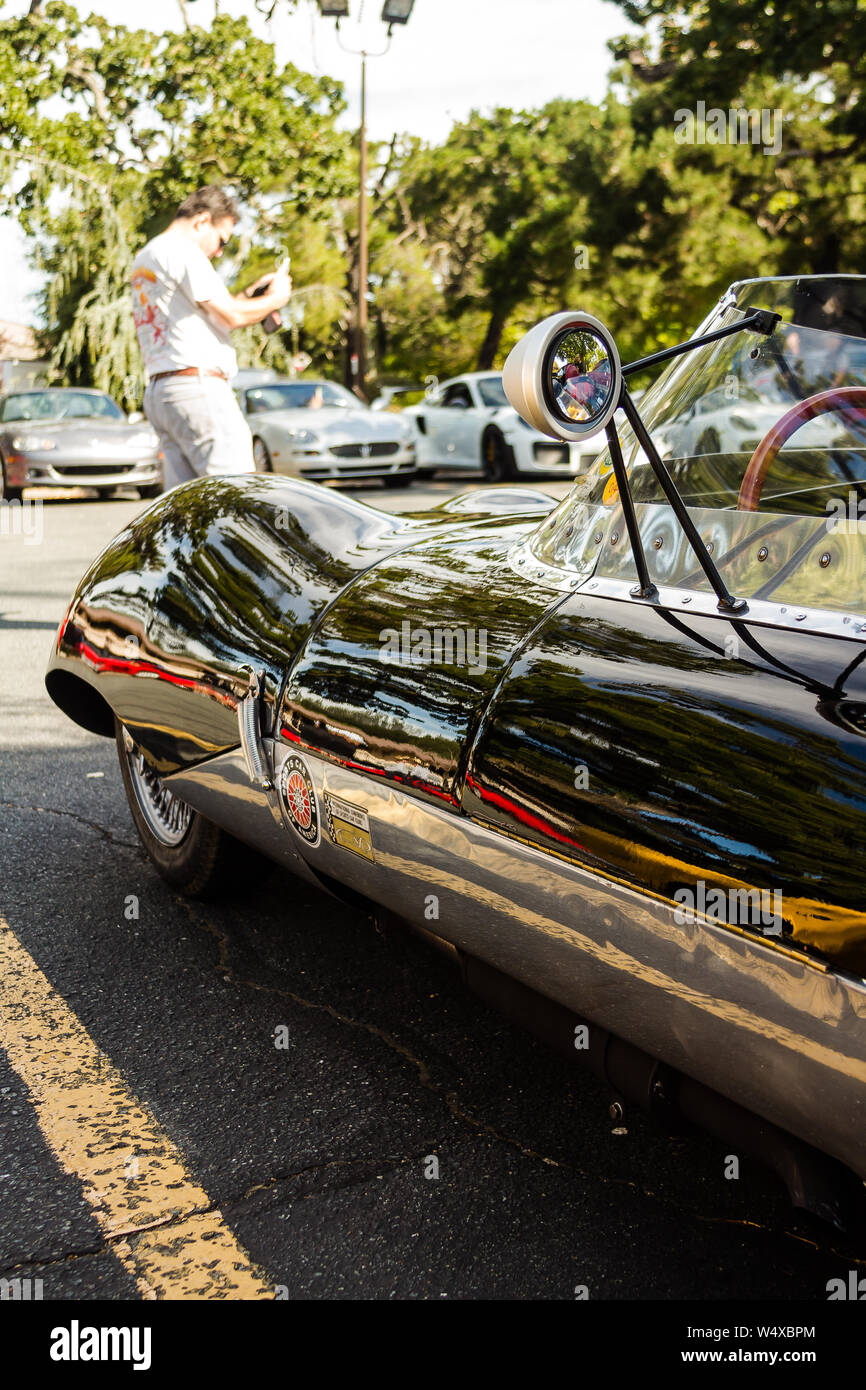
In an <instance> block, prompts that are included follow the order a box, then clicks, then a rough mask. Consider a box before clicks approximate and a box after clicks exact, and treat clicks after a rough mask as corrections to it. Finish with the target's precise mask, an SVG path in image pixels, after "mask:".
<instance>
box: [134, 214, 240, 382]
mask: <svg viewBox="0 0 866 1390" xmlns="http://www.w3.org/2000/svg"><path fill="white" fill-rule="evenodd" d="M130 284H131V286H132V316H133V318H134V319H135V330H136V332H137V334H138V341H139V345H140V347H141V355H142V357H143V358H144V365H145V370H146V371H147V376H148V380H149V379H150V378H151V377H152V376H156V374H157V372H171V371H176V370H177V369H178V368H179V367H201V368H202V369H203V370H207V369H209V368H219V370H220V371H222V372H225V374H226V376H227V377H233V376H234V375H235V373H236V371H237V369H238V363H237V358H236V356H235V351H234V348H233V347H232V344H231V337H230V333H229V329H228V328H224V327H223V325H222V324H219V323H216V322H215V321H214V320H212V319H210V318H208V316H207V314H206V313H205V312H204V310H203V309H200V308H199V305H200V304H204V303H206V302H207V301H208V300H209V299H213V297H214V295H215V293H216V292H217V290H219V289H221V288H222V281H221V280H220V277H219V276H218V275H217V273H216V271H215V270H214V268H213V266H212V265H211V263H210V261H209V260H208V258H207V256H206V255H205V253H204V252H203V251H202V249H201V247H199V246H196V244H195V242H194V241H191V240H190V239H189V237H187V236H184V234H183V232H178V231H172V230H171V229H169V230H168V231H167V232H162V233H161V234H160V235H159V236H156V237H154V238H153V240H152V241H149V242H148V243H147V245H146V246H145V247H143V248H142V250H141V251H139V253H138V255H137V256H136V258H135V261H134V262H133V266H132V272H131V274H130Z"/></svg>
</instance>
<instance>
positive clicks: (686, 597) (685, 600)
mask: <svg viewBox="0 0 866 1390" xmlns="http://www.w3.org/2000/svg"><path fill="white" fill-rule="evenodd" d="M691 601H692V596H691V594H684V595H683V603H691Z"/></svg>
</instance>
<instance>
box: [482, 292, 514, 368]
mask: <svg viewBox="0 0 866 1390" xmlns="http://www.w3.org/2000/svg"><path fill="white" fill-rule="evenodd" d="M507 318H508V316H507V314H506V313H505V310H504V309H501V308H499V307H498V306H497V307H496V308H494V310H493V312H492V313H491V315H490V322H489V323H488V325H487V332H486V333H485V335H484V342H483V343H482V344H481V351H480V352H479V354H478V366H477V367H476V369H475V370H476V371H479V372H489V371H490V369H491V367H492V366H493V363H494V362H495V361H496V355H497V353H498V352H499V344H500V343H501V342H502V334H503V332H504V331H505V324H506V322H507Z"/></svg>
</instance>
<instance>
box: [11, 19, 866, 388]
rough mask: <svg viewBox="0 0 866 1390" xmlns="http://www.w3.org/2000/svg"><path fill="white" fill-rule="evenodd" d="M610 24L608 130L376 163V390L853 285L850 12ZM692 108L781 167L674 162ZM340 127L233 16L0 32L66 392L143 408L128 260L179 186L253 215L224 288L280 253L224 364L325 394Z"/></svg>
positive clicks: (352, 150)
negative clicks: (313, 382)
mask: <svg viewBox="0 0 866 1390" xmlns="http://www.w3.org/2000/svg"><path fill="white" fill-rule="evenodd" d="M288 2H289V0H279V3H281V4H285V3H288ZM616 2H617V3H619V4H620V5H621V8H622V9H623V11H624V13H625V14H626V16H627V17H628V18H629V19H630V20H631V21H632V22H633V23H636V24H638V25H639V26H641V28H642V32H641V33H639V34H638V35H637V36H636V37H635V36H634V35H632V36H630V37H629V38H627V39H623V40H618V41H617V42H616V43H615V44H614V45H612V49H613V52H614V55H615V57H616V59H617V60H618V66H617V67H615V68H614V70H613V72H612V75H611V88H610V91H609V93H608V96H607V98H606V99H605V100H604V102H602V103H601V104H600V105H593V104H592V103H590V102H587V101H567V100H557V101H552V102H550V103H548V104H547V105H545V106H544V107H542V108H541V109H540V110H535V111H512V110H509V109H505V108H500V109H497V110H494V111H491V112H487V113H481V112H474V113H473V114H472V115H471V116H470V117H469V118H468V119H467V120H465V121H462V122H459V123H457V124H456V125H455V126H454V127H453V129H452V130H451V132H450V134H449V135H448V137H447V139H445V140H444V141H443V142H442V143H441V144H439V145H436V146H430V145H427V144H425V143H423V142H422V141H420V140H418V139H417V138H414V137H408V136H402V137H399V136H398V137H395V139H394V141H392V143H391V145H390V147H387V148H382V149H376V148H373V149H371V151H370V162H371V171H372V172H371V178H370V227H369V234H370V342H369V360H370V362H371V364H372V374H373V376H374V377H375V376H378V377H379V379H380V380H403V381H413V382H417V383H423V382H424V380H425V379H426V378H427V377H428V376H429V375H431V374H436V375H438V376H440V377H442V376H445V375H450V374H453V373H455V372H459V371H463V370H467V369H471V368H475V367H487V366H490V365H495V364H499V363H500V362H501V361H502V360H503V358H504V356H505V354H506V353H507V352H508V350H509V349H510V347H511V346H512V345H513V344H514V342H516V341H517V339H518V337H519V336H520V334H521V333H522V332H523V331H524V330H525V329H526V328H527V327H529V326H530V325H531V324H532V323H533V322H535V321H537V320H538V319H539V318H541V317H543V316H544V315H546V314H549V313H551V312H553V311H554V310H555V309H558V308H563V307H585V308H587V309H589V310H590V311H592V312H594V313H596V314H598V316H599V317H601V318H602V319H604V320H606V321H607V322H609V323H610V325H611V327H612V328H613V330H614V332H615V333H616V335H617V337H618V340H619V343H620V348H621V351H622V354H623V356H624V357H626V358H627V357H630V356H636V355H640V354H642V353H644V352H646V351H648V350H650V349H651V348H652V347H654V346H661V345H664V344H667V343H670V342H673V341H675V340H676V339H678V338H681V337H682V336H684V335H685V334H686V333H688V332H689V331H690V330H691V329H692V328H693V327H694V326H695V324H696V323H697V322H699V321H700V320H701V319H702V318H703V317H704V314H705V313H706V311H707V309H708V308H709V307H710V304H711V302H712V301H713V299H714V298H715V297H716V296H717V295H718V294H719V293H720V292H721V291H722V290H723V289H724V288H725V286H726V285H727V284H728V283H730V282H731V281H732V280H735V279H741V278H746V277H749V276H755V275H763V274H779V273H783V274H794V273H804V272H814V271H832V270H859V269H860V268H861V264H862V262H863V259H864V255H866V165H864V162H863V160H862V158H861V157H860V154H859V139H858V136H859V135H860V134H861V126H862V124H863V122H864V119H866V117H864V102H863V100H862V95H863V80H864V72H866V58H864V51H863V45H862V43H861V42H860V31H861V29H862V27H863V19H862V14H863V11H862V4H863V0H809V3H806V0H785V3H784V4H782V0H740V3H738V4H736V5H733V4H731V3H730V0H616ZM270 3H271V0H261V4H262V5H263V6H265V8H267V7H268V6H269V5H270ZM195 8H196V7H194V6H191V7H190V9H189V14H190V16H191V18H193V19H194V18H196V17H197V16H196V15H195V14H194V13H193V11H194V10H195ZM208 18H210V14H209V15H208ZM783 67H784V73H783V74H782V75H781V76H780V69H782V68H783ZM699 101H703V102H705V104H706V106H707V107H711V106H713V105H714V104H715V105H717V106H719V107H721V108H722V109H724V110H728V109H730V108H732V107H738V106H739V107H744V108H745V109H747V110H749V109H752V110H755V111H760V110H766V111H768V112H770V113H772V112H775V111H779V112H780V113H781V114H782V115H783V116H784V123H783V125H782V126H781V127H780V130H781V149H780V150H779V151H778V152H777V153H775V154H774V153H765V152H764V151H763V149H762V148H761V146H760V145H756V144H753V143H749V142H746V143H743V142H740V143H724V144H713V143H711V142H706V141H705V142H701V143H698V142H696V143H681V142H680V141H679V140H678V138H677V129H676V127H677V113H678V112H682V111H683V109H687V110H694V109H695V108H696V106H697V103H698V102H699ZM342 111H343V97H342V92H341V89H340V87H339V84H337V83H336V82H334V81H333V80H332V79H330V78H327V77H314V76H311V75H309V74H306V73H303V72H300V71H299V70H298V69H296V68H295V67H293V66H292V65H291V64H289V65H287V66H286V67H284V68H281V67H280V66H279V65H278V64H277V62H276V59H275V56H274V51H273V47H272V46H271V45H270V44H268V43H266V42H264V41H263V40H260V39H257V38H256V37H255V36H254V35H253V33H252V31H251V30H250V28H249V26H248V24H247V23H246V21H244V20H236V19H232V18H230V17H228V16H226V15H219V16H217V17H216V19H215V20H214V22H213V24H212V25H211V27H210V28H205V27H201V26H198V27H197V26H195V25H193V26H192V27H189V28H187V29H186V30H185V31H181V32H180V33H166V34H154V33H150V32H148V31H146V30H143V29H132V28H126V27H124V26H118V25H111V24H109V23H108V22H107V21H105V20H103V19H101V18H98V17H91V18H90V19H88V20H84V19H82V18H80V16H79V15H78V14H77V12H76V10H75V9H74V8H73V6H72V5H69V4H64V3H62V0H47V3H45V4H43V5H36V6H34V7H33V12H32V13H31V15H29V16H24V17H20V16H19V17H17V18H5V19H3V20H2V21H0V159H3V160H4V161H5V164H4V169H3V172H4V179H3V190H4V191H3V193H2V195H0V205H3V204H4V203H5V206H7V207H12V208H14V210H15V211H16V213H17V215H18V217H19V218H20V220H21V223H22V225H23V227H24V228H25V230H26V231H27V232H28V233H29V234H30V236H31V238H32V246H33V250H34V256H35V257H36V258H37V260H38V261H39V263H40V264H41V265H42V266H43V267H44V269H45V271H46V273H47V276H48V289H47V291H46V296H45V306H44V307H45V311H46V320H47V333H46V341H47V342H48V344H49V348H50V351H51V354H52V359H53V361H54V363H55V366H56V367H57V369H58V371H59V372H61V373H62V374H64V376H65V377H66V378H67V379H68V380H70V381H80V382H88V381H93V382H95V383H96V384H98V385H100V386H103V387H104V388H105V389H108V390H111V391H113V392H114V394H116V395H118V396H120V397H122V398H123V399H124V400H125V402H126V403H127V404H131V403H132V402H133V401H135V400H137V398H138V395H139V393H140V387H141V382H140V363H139V359H138V353H137V349H136V345H135V340H134V337H133V329H132V322H131V316H130V315H129V312H128V304H127V287H126V280H127V276H128V270H129V264H130V261H131V258H132V255H133V254H134V252H135V250H136V249H137V248H138V247H139V246H140V245H141V243H142V242H143V241H144V240H146V239H147V238H148V237H149V236H151V235H153V234H154V233H155V232H156V231H158V230H160V229H161V228H162V227H163V226H165V225H166V224H167V222H168V220H169V219H170V216H171V213H172V211H173V209H174V207H175V206H176V205H177V203H178V202H179V201H180V199H181V198H182V197H183V196H184V195H185V194H186V193H187V192H188V191H189V190H190V189H191V188H193V187H196V186H198V185H200V184H202V183H206V182H222V183H224V184H226V185H227V186H230V187H231V188H232V189H233V190H235V191H236V193H237V195H238V197H239V199H240V200H241V202H242V205H243V208H244V212H245V219H244V223H243V229H242V233H243V234H242V235H241V236H239V237H238V238H236V240H235V243H234V244H233V246H232V247H231V248H230V254H231V255H232V257H233V274H234V277H235V283H236V285H237V286H238V287H241V286H243V285H244V284H246V283H248V282H249V281H251V280H252V279H254V278H255V277H256V276H257V275H259V274H261V273H263V272H264V271H265V270H266V269H267V268H269V267H270V266H271V265H273V263H274V260H275V258H276V257H277V256H278V255H279V254H280V253H281V252H282V251H283V249H287V250H288V251H289V252H290V253H291V256H292V274H293V278H294V280H295V285H296V287H297V288H296V296H295V302H294V308H293V309H292V310H291V311H290V313H289V315H287V318H288V319H289V326H288V328H287V330H286V331H285V332H284V333H282V334H276V335H274V336H273V337H271V338H268V337H266V336H265V335H264V334H263V333H262V332H261V330H260V329H258V328H252V329H248V330H245V331H244V332H243V333H239V334H237V335H236V339H235V340H236V343H237V345H238V348H239V356H240V359H241V361H242V363H244V364H267V365H272V366H275V367H278V368H279V369H280V370H287V369H288V368H289V366H290V361H291V357H292V354H293V353H294V352H295V351H296V350H297V349H298V348H300V349H302V350H303V351H305V352H306V353H308V354H309V355H310V357H311V358H312V361H313V364H314V367H315V369H316V370H319V371H324V372H325V373H327V374H328V375H331V376H341V375H342V374H343V371H344V365H345V349H346V338H347V333H348V330H349V327H350V324H351V321H352V317H353V314H354V305H355V298H356V293H357V290H356V285H357V259H358V240H359V238H358V210H357V178H358V149H357V143H356V142H355V141H353V140H352V139H351V138H350V137H349V136H347V135H345V134H344V133H342V132H341V131H340V130H339V129H338V128H337V124H336V123H337V119H338V117H339V116H340V114H341V112H342ZM252 229H254V231H253V230H252ZM301 315H302V319H303V321H302V322H301V321H300V319H301Z"/></svg>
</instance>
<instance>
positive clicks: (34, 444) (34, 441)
mask: <svg viewBox="0 0 866 1390" xmlns="http://www.w3.org/2000/svg"><path fill="white" fill-rule="evenodd" d="M12 448H13V449H23V450H24V452H25V453H27V452H28V451H29V452H32V453H40V454H41V453H44V451H45V450H46V449H56V448H57V445H56V443H55V442H54V440H53V439H41V438H40V437H39V435H38V434H17V435H16V436H15V438H14V439H13V440H12Z"/></svg>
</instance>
